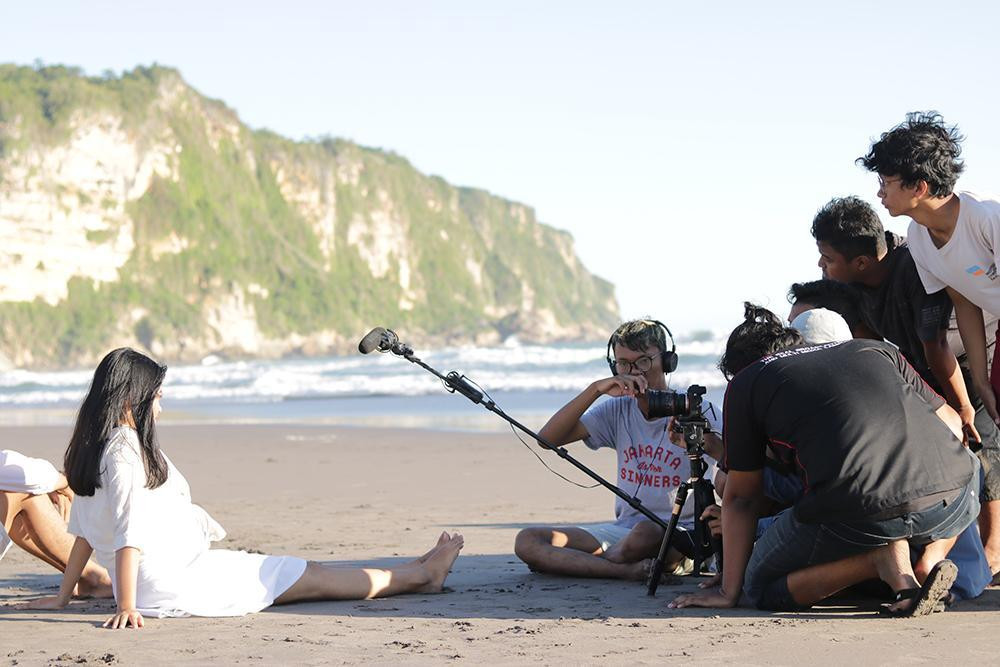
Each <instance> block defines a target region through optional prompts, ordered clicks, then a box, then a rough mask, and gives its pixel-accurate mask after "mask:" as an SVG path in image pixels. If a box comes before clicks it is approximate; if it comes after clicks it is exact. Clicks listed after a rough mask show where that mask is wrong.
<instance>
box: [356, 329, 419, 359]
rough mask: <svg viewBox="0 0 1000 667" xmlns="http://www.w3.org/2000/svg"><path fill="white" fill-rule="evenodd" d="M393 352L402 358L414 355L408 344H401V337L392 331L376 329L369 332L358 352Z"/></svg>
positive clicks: (359, 345)
mask: <svg viewBox="0 0 1000 667" xmlns="http://www.w3.org/2000/svg"><path fill="white" fill-rule="evenodd" d="M375 350H378V351H379V352H392V353H393V354H398V355H400V356H403V357H405V356H407V355H410V354H413V349H412V348H411V347H410V346H409V345H407V344H406V343H400V342H399V336H397V335H396V332H395V331H393V330H392V329H386V328H384V327H375V328H374V329H372V330H371V331H369V332H368V335H367V336H365V337H364V338H362V339H361V342H360V343H358V352H360V353H361V354H368V353H369V352H374V351H375Z"/></svg>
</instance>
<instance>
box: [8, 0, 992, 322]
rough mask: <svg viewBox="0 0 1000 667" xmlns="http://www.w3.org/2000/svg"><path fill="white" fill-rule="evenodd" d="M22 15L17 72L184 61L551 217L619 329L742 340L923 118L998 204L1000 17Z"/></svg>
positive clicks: (293, 4)
mask: <svg viewBox="0 0 1000 667" xmlns="http://www.w3.org/2000/svg"><path fill="white" fill-rule="evenodd" d="M815 4H816V3H807V2H758V3H748V2H705V3H675V2H666V1H663V2H621V3H606V2H544V3H539V2H502V3H501V2H496V3H487V2H468V1H465V2H458V1H455V2H412V1H411V2H402V1H401V2H364V3H360V2H302V1H299V0H285V1H283V2H280V3H274V2H257V1H250V2H239V3H236V2H205V1H204V0H202V1H201V2H189V1H187V0H174V1H173V2H170V3H163V2H155V3H154V2H148V1H145V0H142V1H138V0H137V1H132V2H100V1H95V2H88V3H79V2H68V1H63V2H50V3H26V2H20V3H13V2H6V3H4V7H3V9H2V10H0V62H13V63H20V64H31V63H32V62H33V61H34V60H35V59H36V58H37V59H41V60H42V61H44V62H45V63H59V64H67V65H76V66H80V67H82V68H84V70H86V71H87V72H88V73H92V74H99V73H100V72H102V71H103V70H106V69H110V70H114V71H116V72H120V71H121V70H123V69H131V68H132V67H134V66H136V65H140V64H141V65H148V64H151V63H153V62H157V63H160V64H163V65H169V66H172V67H176V68H177V69H179V70H180V71H181V73H182V74H183V76H184V77H185V78H186V80H187V81H188V82H189V83H190V84H191V85H193V86H194V87H195V88H197V89H198V90H199V91H201V92H202V93H203V94H205V95H208V96H210V97H214V98H218V99H221V100H223V101H225V102H226V103H227V104H228V105H229V106H230V107H232V108H234V109H236V110H237V111H238V113H239V115H240V117H241V118H242V119H243V121H244V122H246V123H247V124H249V125H250V126H251V127H254V128H264V127H266V128H269V129H271V130H274V131H276V132H278V133H280V134H283V135H285V136H288V137H291V138H294V139H302V138H306V137H315V136H320V135H331V136H335V137H344V138H347V139H351V140H354V141H357V142H359V143H361V144H364V145H369V146H378V147H381V148H385V149H389V150H393V151H395V152H397V153H399V154H401V155H403V156H404V157H406V158H408V159H409V160H410V161H411V162H412V163H413V164H414V165H415V166H416V167H417V168H418V169H420V170H421V171H424V172H426V173H431V174H438V175H440V176H442V177H444V178H445V179H446V180H448V181H449V182H451V183H454V184H456V185H468V186H474V187H479V188H484V189H486V190H489V191H490V192H493V193H495V194H497V195H500V196H503V197H507V198H510V199H514V200H517V201H521V202H524V203H526V204H528V205H530V206H533V207H534V208H535V210H536V212H537V214H538V217H539V219H540V220H541V221H542V222H545V223H547V224H550V225H553V226H555V227H558V228H561V229H566V230H568V231H570V232H571V233H572V234H573V236H574V238H575V239H576V249H577V252H578V254H579V255H580V257H581V258H582V259H583V261H584V263H585V264H586V266H587V267H588V268H589V269H590V270H591V271H593V272H595V273H597V274H598V275H600V276H603V277H604V278H607V279H608V280H610V281H612V282H613V283H614V284H615V286H616V289H617V295H618V298H619V302H620V304H621V306H622V314H623V316H625V317H632V316H638V315H647V314H648V315H653V316H655V317H658V318H660V319H663V320H664V321H665V322H667V323H668V324H669V325H670V327H671V328H672V329H673V330H674V332H675V333H677V332H684V331H691V330H694V329H701V328H716V329H729V328H731V327H732V326H733V325H735V324H736V323H737V321H738V320H739V319H740V318H741V314H742V309H741V305H740V304H741V302H742V301H744V300H747V299H750V300H756V301H758V302H761V303H763V304H764V305H768V306H769V307H772V308H773V309H775V310H776V311H778V312H779V314H781V315H784V314H785V313H786V312H787V303H786V301H785V299H784V295H785V293H786V292H787V289H788V286H789V285H790V284H791V283H792V282H796V281H804V280H812V279H815V278H818V277H819V270H818V269H817V268H816V259H817V255H816V252H815V245H814V243H813V241H812V238H811V237H810V235H809V225H810V222H811V220H812V217H813V215H814V213H815V212H816V210H817V209H818V208H819V207H820V206H822V205H823V204H824V203H825V202H826V201H827V200H828V199H830V198H831V197H833V196H843V195H848V194H857V195H859V196H862V197H863V198H865V199H867V200H868V201H870V202H871V203H873V204H874V205H875V206H876V208H877V210H878V211H879V213H880V215H881V216H882V221H883V224H885V225H886V227H887V228H888V229H890V230H893V231H896V232H899V233H904V232H905V230H906V221H905V220H895V219H890V218H888V216H887V215H886V214H885V212H884V211H883V210H882V209H881V206H880V205H879V204H878V200H877V199H876V198H875V189H876V183H875V179H874V177H872V176H871V175H869V174H868V173H867V172H865V171H864V170H863V169H861V168H860V167H857V166H855V164H854V159H855V158H856V157H858V156H859V155H862V154H863V153H865V152H866V151H867V149H868V146H869V142H870V140H871V138H873V137H876V136H877V135H878V134H879V133H881V132H882V131H884V130H887V129H889V128H890V127H891V126H892V125H894V124H896V123H898V122H899V121H901V120H902V119H903V116H904V114H905V113H906V112H907V111H912V110H926V109H936V110H938V111H940V112H941V113H942V114H943V115H944V117H945V119H946V120H947V121H948V122H952V123H957V124H958V125H959V127H960V128H961V129H962V131H963V132H964V133H965V134H966V136H967V140H966V143H965V151H964V157H965V158H966V164H967V171H966V175H965V176H964V177H963V179H962V181H960V184H959V185H960V188H965V189H971V190H974V191H978V192H981V193H982V192H985V193H1000V120H998V115H997V114H998V109H1000V93H998V90H997V89H998V86H997V78H996V68H997V65H998V63H1000V46H998V40H997V39H996V30H997V27H998V25H1000V5H997V4H996V3H986V2H952V3H946V4H942V3H940V2H935V3H932V2H905V3H903V2H893V3H889V2H879V3H872V2H853V1H851V2H843V1H842V2H837V3H825V4H824V6H823V7H816V6H814V5H815Z"/></svg>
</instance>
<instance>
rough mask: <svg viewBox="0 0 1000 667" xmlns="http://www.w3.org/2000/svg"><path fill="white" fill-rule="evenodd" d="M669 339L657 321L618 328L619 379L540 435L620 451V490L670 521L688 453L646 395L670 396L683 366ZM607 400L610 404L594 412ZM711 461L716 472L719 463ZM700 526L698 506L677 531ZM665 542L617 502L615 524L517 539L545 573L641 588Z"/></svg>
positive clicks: (542, 531)
mask: <svg viewBox="0 0 1000 667" xmlns="http://www.w3.org/2000/svg"><path fill="white" fill-rule="evenodd" d="M668 335H669V330H668V329H667V328H666V327H665V326H664V325H663V324H662V323H660V322H659V321H656V320H633V321H631V322H625V323H624V324H622V325H621V326H619V327H618V328H617V329H616V330H615V332H614V333H613V334H612V335H611V338H610V340H609V341H608V348H607V349H608V359H607V361H608V364H609V367H610V369H611V373H612V376H611V377H608V378H604V379H602V380H598V381H596V382H594V383H593V384H591V385H590V386H589V387H587V388H586V389H585V390H584V391H583V392H582V393H580V395H579V396H577V397H576V398H574V399H573V400H572V401H570V402H569V403H567V404H566V405H565V406H564V407H563V408H562V409H560V410H559V412H557V413H556V414H555V415H553V416H552V418H551V419H549V421H548V423H546V424H545V426H544V427H542V430H541V431H540V432H539V435H540V436H542V437H543V438H544V439H546V440H548V441H549V442H550V443H552V444H554V445H556V446H562V445H565V444H568V443H571V442H576V441H577V440H583V441H584V443H586V444H587V446H588V447H590V448H592V449H600V448H602V447H608V448H611V449H614V450H616V451H617V453H618V467H617V471H616V474H615V478H616V479H617V480H618V486H619V488H621V489H622V490H624V491H625V492H627V493H628V494H630V495H634V496H638V498H639V499H640V500H641V501H642V504H643V505H645V506H646V507H647V508H649V509H650V510H652V511H653V512H655V513H656V514H657V516H660V517H663V518H664V519H666V518H667V517H668V516H669V514H670V510H671V508H672V507H673V503H674V498H675V497H676V496H677V488H678V487H679V486H680V484H681V483H682V482H683V481H685V480H686V479H687V478H688V477H689V476H690V462H689V460H688V458H687V453H686V450H685V448H684V446H683V444H682V443H680V442H674V441H673V438H675V437H677V436H676V434H674V433H673V432H672V431H671V430H670V428H669V420H668V419H667V418H665V417H662V418H659V419H649V418H648V414H649V403H648V400H647V397H646V390H647V389H658V390H664V389H666V388H667V374H668V373H670V372H672V371H673V370H674V369H675V368H676V366H677V354H676V352H675V350H674V345H673V339H672V338H671V343H670V345H669V346H668V344H667V337H668ZM601 396H608V397H609V398H608V399H606V400H604V401H603V402H601V403H598V404H596V405H594V403H595V401H597V399H598V398H600V397H601ZM703 406H704V408H703V409H704V413H705V416H706V418H708V420H709V422H710V423H713V424H714V427H713V428H715V429H716V430H719V428H720V426H721V423H720V420H719V416H718V415H719V413H718V412H717V411H716V409H715V407H714V406H713V405H712V404H711V403H709V402H707V401H706V402H705V403H704V404H703ZM706 435H707V436H708V437H706V442H707V441H709V440H712V441H713V442H715V443H718V438H717V437H716V438H714V439H713V436H710V435H708V434H706ZM719 444H720V445H721V443H719ZM720 449H721V447H720ZM706 460H707V461H708V463H709V464H710V467H711V468H712V469H714V467H715V465H714V462H713V461H712V460H711V459H706ZM693 523H694V503H693V502H689V503H687V504H686V505H685V506H684V512H683V513H682V514H681V517H680V523H679V524H678V529H684V528H686V529H692V528H693ZM662 539H663V529H662V528H660V527H659V526H658V525H657V524H655V523H653V522H652V521H649V520H648V519H644V518H643V516H642V515H641V514H640V513H638V512H636V511H635V510H634V509H632V508H631V507H630V506H629V505H628V504H627V503H625V502H624V501H623V500H621V499H620V498H616V501H615V520H614V521H613V522H609V523H600V524H596V525H587V526H538V527H532V528H525V529H524V530H522V531H520V532H519V533H518V534H517V538H516V539H515V542H514V553H516V554H517V556H518V558H520V559H521V560H523V561H524V562H525V563H527V565H528V567H530V568H531V569H532V570H536V571H538V572H547V573H550V574H562V575H569V576H577V577H605V578H609V579H630V580H642V579H644V578H645V577H646V573H647V570H648V568H649V565H650V562H651V559H652V558H653V557H655V556H656V554H657V552H658V550H659V547H660V542H661V541H662ZM682 559H683V555H682V554H680V553H679V552H677V551H675V550H674V549H671V552H670V553H669V554H668V568H667V571H670V570H671V569H673V568H674V567H676V566H677V565H678V564H679V563H680V562H681V561H682Z"/></svg>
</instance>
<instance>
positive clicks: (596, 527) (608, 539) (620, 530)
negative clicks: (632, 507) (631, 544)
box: [577, 521, 694, 551]
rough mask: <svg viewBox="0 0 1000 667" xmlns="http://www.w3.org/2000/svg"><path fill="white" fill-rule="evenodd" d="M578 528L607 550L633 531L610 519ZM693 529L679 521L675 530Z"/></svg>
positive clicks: (603, 549) (691, 526)
mask: <svg viewBox="0 0 1000 667" xmlns="http://www.w3.org/2000/svg"><path fill="white" fill-rule="evenodd" d="M577 528H579V529H580V530H585V531H587V532H588V533H590V534H591V536H592V537H593V538H594V539H595V540H597V541H598V542H600V543H601V550H602V551H607V550H608V549H610V548H611V547H612V546H613V545H614V544H615V543H617V542H620V541H621V540H623V539H624V538H625V536H626V535H628V534H629V533H630V532H632V528H629V527H627V526H623V525H622V524H620V523H615V522H613V521H609V522H607V523H592V524H589V525H586V526H577ZM693 529H694V526H693V525H682V524H680V523H678V524H677V528H676V529H675V530H678V531H683V532H688V531H691V530H693Z"/></svg>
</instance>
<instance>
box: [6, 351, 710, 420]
mask: <svg viewBox="0 0 1000 667" xmlns="http://www.w3.org/2000/svg"><path fill="white" fill-rule="evenodd" d="M722 344H723V342H722V341H719V340H716V341H699V342H683V343H681V344H679V345H678V353H679V354H680V356H681V364H680V368H679V370H678V371H677V372H676V373H674V374H673V375H672V376H671V387H672V388H674V389H676V390H684V389H686V388H687V387H688V385H690V384H693V383H697V384H703V385H705V386H708V387H718V386H720V385H721V384H722V376H721V374H720V373H719V372H718V371H717V370H715V368H714V364H715V361H716V359H717V357H718V354H717V353H716V351H717V350H719V349H720V347H721V345H722ZM418 355H419V356H420V357H421V358H422V359H424V361H426V362H427V363H429V364H430V365H432V366H434V367H435V368H437V369H438V370H439V371H441V372H447V371H449V370H452V369H456V370H459V371H460V372H462V373H464V374H466V375H467V376H468V377H470V378H471V379H473V380H474V381H475V382H477V383H479V384H480V385H481V386H482V387H483V388H484V389H486V390H487V391H490V392H494V391H529V392H531V391H573V390H579V389H580V388H582V387H585V386H586V385H587V384H589V383H590V382H592V381H593V380H594V379H596V378H599V377H603V376H605V375H606V374H607V366H606V365H605V361H604V348H603V347H601V346H595V345H553V346H541V345H520V344H519V343H517V342H516V341H513V340H511V341H507V342H506V343H505V344H504V345H502V346H498V347H453V348H441V349H438V350H431V351H427V352H418ZM685 358H687V359H688V361H687V362H685ZM91 376H92V372H91V371H65V372H34V371H26V370H13V371H9V372H5V373H0V406H47V405H69V404H78V403H79V402H80V400H81V399H82V398H83V396H84V395H85V394H86V391H87V388H88V387H89V385H90V379H91ZM441 391H442V387H441V382H440V381H439V380H438V379H436V378H435V377H433V376H432V375H430V374H429V373H426V372H424V371H423V370H421V369H420V368H417V367H415V366H414V365H412V364H410V363H408V362H407V361H406V360H404V359H400V358H398V357H396V356H393V355H390V354H374V355H368V356H351V357H329V358H317V359H287V360H279V361H263V360H255V361H223V360H221V359H218V358H213V359H211V360H207V362H203V363H201V364H196V365H190V366H171V368H170V370H169V371H168V373H167V379H166V383H165V385H164V393H165V394H166V396H167V397H168V399H170V400H179V401H200V400H216V401H229V400H232V401H268V402H269V401H280V400H284V399H294V398H309V397H336V396H376V395H391V396H421V395H428V394H436V393H440V392H441Z"/></svg>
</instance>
